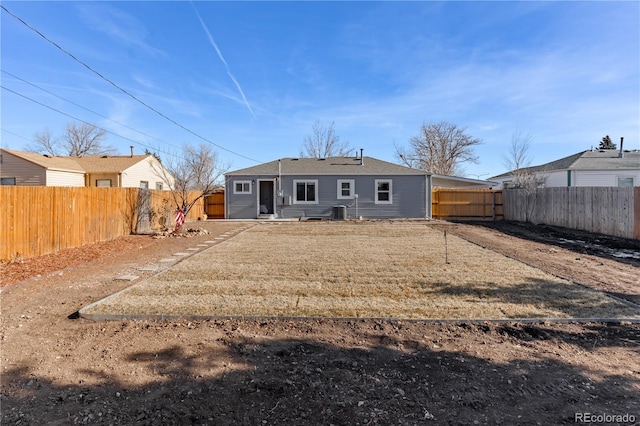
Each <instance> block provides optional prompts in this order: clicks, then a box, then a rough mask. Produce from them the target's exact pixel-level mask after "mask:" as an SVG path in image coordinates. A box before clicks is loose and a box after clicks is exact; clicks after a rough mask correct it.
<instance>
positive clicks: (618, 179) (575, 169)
mask: <svg viewBox="0 0 640 426" xmlns="http://www.w3.org/2000/svg"><path fill="white" fill-rule="evenodd" d="M519 172H520V173H526V174H527V175H531V176H535V177H536V178H537V179H538V180H539V181H540V182H543V183H542V185H541V186H545V187H558V186H611V187H613V186H640V151H638V150H633V151H622V150H615V149H604V150H591V151H583V152H579V153H577V154H573V155H570V156H568V157H564V158H561V159H559V160H556V161H552V162H550V163H547V164H543V165H540V166H534V167H526V168H522V169H520V171H519ZM515 177H516V173H515V171H511V172H508V173H504V174H501V175H498V176H494V177H492V178H490V180H492V181H496V182H500V184H501V185H502V186H503V187H509V186H510V184H512V183H513V181H514V179H515Z"/></svg>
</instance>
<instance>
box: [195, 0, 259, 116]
mask: <svg viewBox="0 0 640 426" xmlns="http://www.w3.org/2000/svg"><path fill="white" fill-rule="evenodd" d="M189 3H191V7H193V10H194V12H195V13H196V16H197V17H198V20H199V21H200V25H202V29H203V30H204V32H205V33H207V37H208V38H209V43H211V45H212V46H213V48H214V49H215V50H216V53H218V57H219V58H220V60H221V61H222V63H223V64H224V66H225V68H226V69H227V75H228V76H229V77H230V78H231V81H233V84H235V85H236V88H237V89H238V92H240V96H242V101H243V103H244V105H245V106H246V107H247V109H248V110H249V112H250V113H251V115H252V116H253V118H256V114H255V113H254V112H253V109H252V108H251V105H249V101H247V97H246V96H245V95H244V91H243V90H242V87H241V86H240V83H238V80H237V79H236V78H235V77H234V75H233V74H232V73H231V69H230V68H229V64H227V61H225V60H224V57H223V56H222V52H220V49H219V48H218V45H217V44H216V41H215V39H214V38H213V36H212V35H211V33H210V32H209V29H208V28H207V25H206V24H205V23H204V21H203V20H202V17H201V16H200V14H199V13H198V10H197V9H196V7H195V5H194V4H193V3H192V2H189Z"/></svg>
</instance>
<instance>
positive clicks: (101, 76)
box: [0, 4, 260, 163]
mask: <svg viewBox="0 0 640 426" xmlns="http://www.w3.org/2000/svg"><path fill="white" fill-rule="evenodd" d="M0 8H2V10H4V11H5V12H7V13H8V14H9V15H11V16H12V17H13V18H15V19H17V20H18V21H20V22H21V23H22V24H23V25H24V26H26V27H27V28H29V29H30V30H31V31H33V32H35V33H36V34H38V35H39V36H40V37H42V38H43V39H45V40H46V41H47V42H49V43H51V44H52V45H54V46H55V47H56V48H57V49H59V50H60V51H62V52H64V53H66V54H67V55H68V56H69V57H71V58H72V59H73V60H74V61H76V62H78V63H79V64H80V65H82V66H84V67H85V68H87V69H88V70H89V71H91V72H93V73H94V74H96V75H97V76H98V77H100V78H101V79H103V80H104V81H106V82H107V83H109V84H111V85H112V86H113V87H115V88H116V89H118V90H120V91H121V92H122V93H124V94H125V95H127V96H129V97H130V98H132V99H133V100H135V101H136V102H138V103H140V104H142V105H143V106H144V107H146V108H148V109H150V110H151V111H153V112H155V113H156V114H158V115H159V116H160V117H162V118H164V119H165V120H167V121H169V122H171V123H173V124H175V125H176V126H178V127H180V128H181V129H183V130H185V131H186V132H188V133H190V134H192V135H193V136H195V137H197V138H199V139H202V140H203V141H205V142H207V143H209V144H211V145H213V146H216V147H218V148H220V149H222V150H224V151H227V152H229V153H231V154H233V155H237V156H238V157H242V158H245V159H247V160H250V161H253V162H256V163H260V161H258V160H256V159H253V158H250V157H247V156H246V155H243V154H240V153H238V152H235V151H232V150H230V149H228V148H225V147H224V146H222V145H219V144H217V143H215V142H213V141H211V140H209V139H207V138H205V137H204V136H201V135H199V134H198V133H196V132H194V131H193V130H191V129H188V128H187V127H185V126H183V125H182V124H180V123H178V122H177V121H175V120H173V119H171V118H169V117H167V116H166V115H164V114H163V113H161V112H160V111H158V110H157V109H155V108H153V107H152V106H150V105H148V104H146V103H145V102H144V101H142V100H140V99H138V98H137V97H136V96H134V95H132V94H131V93H129V92H128V91H127V90H125V89H123V88H122V87H120V86H118V85H117V84H116V83H114V82H113V81H111V80H109V79H108V78H107V77H105V76H103V75H102V74H100V73H99V72H98V71H96V70H95V69H93V68H92V67H91V66H89V65H87V64H86V63H84V62H83V61H81V60H80V59H78V58H77V57H75V56H74V55H73V54H72V53H71V52H69V51H67V50H65V49H64V48H63V47H61V46H60V45H59V44H57V43H56V42H54V41H53V40H51V39H49V38H48V37H47V36H45V35H44V34H42V33H41V32H40V31H38V30H37V29H36V28H34V27H32V26H31V25H29V24H28V23H27V22H25V21H24V20H23V19H22V18H20V17H19V16H17V15H15V14H14V13H12V12H11V11H9V9H7V8H6V7H4V6H3V5H1V4H0Z"/></svg>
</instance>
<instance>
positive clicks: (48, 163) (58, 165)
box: [3, 148, 85, 173]
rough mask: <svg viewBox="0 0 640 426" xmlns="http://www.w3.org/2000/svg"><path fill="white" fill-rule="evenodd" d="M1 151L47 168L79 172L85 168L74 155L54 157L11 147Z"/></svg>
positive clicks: (82, 171)
mask: <svg viewBox="0 0 640 426" xmlns="http://www.w3.org/2000/svg"><path fill="white" fill-rule="evenodd" d="M3 151H5V152H8V153H9V154H11V155H15V156H16V157H18V158H22V159H23V160H26V161H29V162H31V163H33V164H37V165H38V166H41V167H44V168H45V169H48V170H60V171H69V172H81V173H84V172H85V170H84V169H83V168H82V166H81V165H80V164H78V162H77V161H76V160H77V158H75V157H55V156H50V155H43V154H36V153H35V152H25V151H16V150H13V149H5V148H3Z"/></svg>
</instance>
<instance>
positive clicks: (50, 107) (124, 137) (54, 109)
mask: <svg viewBox="0 0 640 426" xmlns="http://www.w3.org/2000/svg"><path fill="white" fill-rule="evenodd" d="M0 88H2V89H4V90H6V91H8V92H11V93H13V94H14V95H17V96H20V97H21V98H24V99H27V100H29V101H31V102H33V103H35V104H38V105H40V106H43V107H45V108H48V109H50V110H52V111H55V112H57V113H59V114H62V115H65V116H67V117H69V118H73V119H74V120H77V121H79V122H81V123H84V124H88V125H90V126H93V127H95V128H96V129H99V130H102V131H104V132H106V133H109V134H112V135H114V136H116V137H118V138H121V139H124V140H126V141H129V142H133V143H136V144H138V145H142V146H144V147H146V148H150V149H152V150H153V149H155V148H154V147H152V146H150V145H147V144H144V143H142V142H139V141H135V140H133V139H130V138H128V137H126V136H122V135H119V134H117V133H115V132H112V131H111V130H107V129H104V128H102V127H100V126H96V125H95V124H93V123H90V122H88V121H86V120H83V119H81V118H78V117H75V116H73V115H71V114H69V113H66V112H64V111H60V110H59V109H56V108H54V107H52V106H49V105H46V104H43V103H42V102H39V101H36V100H35V99H32V98H30V97H28V96H26V95H23V94H22V93H18V92H16V91H15V90H12V89H9V88H8V87H5V86H3V85H1V84H0ZM3 130H4V129H3ZM16 136H18V135H16ZM19 137H22V136H19ZM22 138H23V139H25V138H24V137H22ZM159 151H160V150H159ZM161 152H162V153H163V154H167V155H169V156H171V157H175V158H182V157H180V156H177V155H175V154H172V153H170V152H166V151H161Z"/></svg>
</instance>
